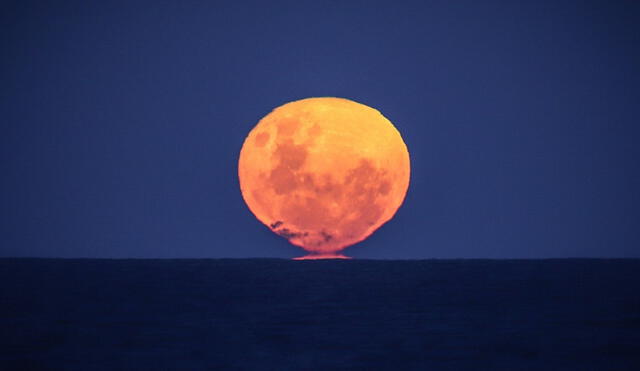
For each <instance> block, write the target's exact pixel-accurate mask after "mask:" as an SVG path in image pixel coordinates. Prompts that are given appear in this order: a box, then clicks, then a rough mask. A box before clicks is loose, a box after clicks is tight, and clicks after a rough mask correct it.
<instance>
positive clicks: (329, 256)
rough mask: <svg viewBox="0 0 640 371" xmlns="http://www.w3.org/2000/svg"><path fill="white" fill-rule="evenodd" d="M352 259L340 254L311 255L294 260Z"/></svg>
mask: <svg viewBox="0 0 640 371" xmlns="http://www.w3.org/2000/svg"><path fill="white" fill-rule="evenodd" d="M322 259H351V258H350V257H348V256H344V255H340V254H311V255H305V256H300V257H297V258H293V260H322Z"/></svg>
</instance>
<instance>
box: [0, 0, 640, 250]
mask: <svg viewBox="0 0 640 371" xmlns="http://www.w3.org/2000/svg"><path fill="white" fill-rule="evenodd" d="M90 3H91V4H90ZM639 25H640V3H639V2H637V1H575V2H571V1H528V2H520V1H517V2H516V1H475V0H473V1H472V0H467V1H404V2H389V1H387V2H380V3H376V2H373V1H312V2H308V1H300V0H298V1H289V2H279V1H248V2H243V1H227V2H221V1H142V2H140V1H138V2H136V1H122V2H118V1H99V2H87V1H77V2H76V1H60V2H49V3H48V5H47V2H32V1H13V2H11V1H10V2H8V3H7V2H3V5H2V6H1V11H0V27H1V30H2V36H1V38H0V46H1V47H2V57H1V59H0V61H1V62H0V63H1V65H0V66H1V69H0V73H1V74H2V75H1V80H0V81H2V88H1V89H0V92H1V94H2V95H1V96H0V97H1V99H0V109H1V110H2V112H1V113H2V115H1V116H0V117H1V118H2V121H3V125H2V135H1V136H0V151H1V156H2V157H1V159H2V161H1V166H2V168H1V174H2V182H1V193H0V197H1V198H0V203H1V205H2V208H1V210H2V213H1V214H0V223H1V224H0V227H1V228H2V234H1V235H0V256H5V257H8V256H38V257H109V258H119V257H124V258H126V257H132V258H141V257H148V258H156V257H157V258H167V257H185V258H209V257H210V258H221V257H231V258H236V257H285V258H288V257H294V256H299V255H303V254H302V253H303V252H302V250H300V249H299V248H297V247H295V246H292V245H289V244H288V243H287V242H286V240H284V239H283V238H281V237H278V236H276V235H275V234H273V233H272V232H270V231H269V230H268V229H267V228H266V227H265V226H263V225H262V224H260V223H259V222H258V221H257V220H256V219H255V218H254V216H253V215H252V214H251V213H250V211H249V210H248V208H247V207H246V206H245V204H244V202H243V200H242V197H241V194H240V191H239V185H238V180H237V159H238V155H239V151H240V148H241V146H242V142H243V140H244V138H245V136H246V135H247V133H248V132H249V130H250V129H251V128H252V127H253V126H254V125H255V124H256V123H257V121H258V120H259V119H260V118H261V117H263V116H264V115H265V114H267V113H268V112H269V111H270V110H271V109H273V108H274V107H276V106H279V105H281V104H283V103H285V102H288V101H292V100H297V99H302V98H306V97H312V96H337V97H345V98H349V99H352V100H355V101H358V102H361V103H364V104H367V105H369V106H372V107H374V108H376V109H378V110H380V111H381V112H382V113H383V114H384V115H385V116H386V117H387V118H389V119H390V120H391V121H392V122H393V123H394V124H395V125H396V127H397V128H398V129H399V130H400V132H401V133H402V135H403V137H404V140H405V142H406V143H407V146H408V148H409V151H410V154H411V160H412V179H411V185H410V188H409V192H408V194H407V198H406V200H405V203H404V205H403V206H402V207H401V208H400V210H399V211H398V213H397V215H396V217H395V218H394V219H393V220H392V221H391V222H389V223H388V224H386V225H384V226H383V227H382V228H381V229H379V230H378V231H377V232H376V233H375V234H374V235H373V236H372V237H371V238H369V239H368V240H366V241H365V242H363V243H361V244H359V245H356V246H353V247H351V248H349V249H348V250H346V254H347V255H351V256H354V257H358V258H394V259H414V258H550V257H640V223H639V221H640V209H639V207H640V198H639V193H638V190H639V189H640V171H639V169H640V166H639V159H640V146H638V143H639V142H640V126H639V125H640V88H639V87H640V68H639V66H640V47H639V45H640V33H639V30H640V26H639Z"/></svg>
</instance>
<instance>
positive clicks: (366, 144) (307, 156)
mask: <svg viewBox="0 0 640 371" xmlns="http://www.w3.org/2000/svg"><path fill="white" fill-rule="evenodd" d="M409 174H410V163H409V152H408V151H407V146H406V145H405V143H404V141H403V140H402V137H401V136H400V133H399V132H398V130H397V129H396V128H395V127H394V126H393V124H392V123H391V122H390V121H389V120H387V119H386V118H385V117H384V116H383V115H382V114H381V113H380V112H378V111H377V110H375V109H373V108H371V107H368V106H366V105H364V104H360V103H357V102H354V101H351V100H348V99H343V98H330V97H326V98H308V99H302V100H298V101H294V102H290V103H287V104H284V105H282V106H280V107H277V108H276V109H274V110H273V111H272V112H271V113H269V114H268V115H266V116H265V117H264V118H262V119H261V120H260V122H258V124H257V125H256V126H255V127H254V128H253V130H251V132H249V135H248V136H247V138H246V139H245V141H244V144H243V146H242V150H241V151H240V159H239V162H238V176H239V178H240V190H241V192H242V196H243V198H244V200H245V202H246V203H247V205H248V206H249V209H250V210H251V212H252V213H253V214H254V215H255V216H256V218H258V220H260V221H261V222H262V223H264V224H265V225H266V226H267V227H268V228H270V229H271V230H272V231H273V232H275V233H277V234H278V235H280V236H282V237H284V238H286V239H288V240H289V242H291V243H292V244H294V245H296V246H300V247H302V248H303V249H304V250H306V251H307V252H308V253H309V255H307V256H306V257H303V258H306V259H323V258H325V259H326V258H346V257H345V256H343V255H340V254H339V252H340V251H341V250H343V249H345V248H346V247H348V246H350V245H353V244H355V243H357V242H360V241H362V240H364V239H365V238H367V237H368V236H369V235H371V233H373V232H374V231H375V230H376V229H378V228H379V227H380V226H381V225H382V224H384V223H386V222H387V221H388V220H390V219H391V218H392V217H393V215H394V214H395V213H396V211H397V210H398V208H399V207H400V205H401V204H402V202H403V200H404V197H405V195H406V193H407V188H408V187H409Z"/></svg>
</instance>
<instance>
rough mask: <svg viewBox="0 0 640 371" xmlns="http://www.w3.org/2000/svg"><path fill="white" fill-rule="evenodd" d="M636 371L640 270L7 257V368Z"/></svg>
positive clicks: (490, 263)
mask: <svg viewBox="0 0 640 371" xmlns="http://www.w3.org/2000/svg"><path fill="white" fill-rule="evenodd" d="M378 369H381V370H385V369H386V370H640V260H631V259H629V260H616V259H612V260H601V259H558V260H414V261H384V260H325V261H290V260H280V259H229V260H91V259H77V260H75V259H74V260H63V259H0V370H3V371H5V370H378Z"/></svg>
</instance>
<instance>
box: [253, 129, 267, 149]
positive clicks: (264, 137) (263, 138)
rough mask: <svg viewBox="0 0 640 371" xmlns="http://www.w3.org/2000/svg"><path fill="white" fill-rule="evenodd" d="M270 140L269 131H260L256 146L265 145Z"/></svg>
mask: <svg viewBox="0 0 640 371" xmlns="http://www.w3.org/2000/svg"><path fill="white" fill-rule="evenodd" d="M268 141H269V133H267V132H264V131H263V132H262V133H259V134H258V135H256V139H255V142H256V147H264V145H265V144H267V142H268Z"/></svg>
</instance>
